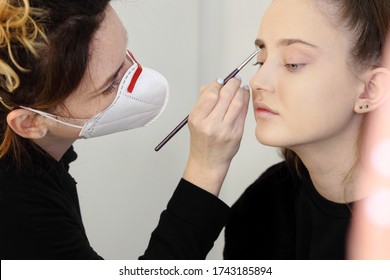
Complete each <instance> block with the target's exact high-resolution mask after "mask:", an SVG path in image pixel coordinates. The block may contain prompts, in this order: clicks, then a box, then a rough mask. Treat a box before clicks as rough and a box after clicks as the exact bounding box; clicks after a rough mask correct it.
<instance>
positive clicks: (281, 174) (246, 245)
mask: <svg viewBox="0 0 390 280" xmlns="http://www.w3.org/2000/svg"><path fill="white" fill-rule="evenodd" d="M351 207H352V206H351V205H348V204H338V203H334V202H331V201H329V200H326V199H325V198H323V197H322V196H321V195H320V194H319V193H318V192H317V191H316V189H315V188H314V186H313V184H312V182H311V180H310V177H309V175H308V174H307V173H304V174H303V176H302V178H298V177H296V175H293V173H292V172H290V170H289V168H288V167H287V165H286V163H285V162H282V163H279V164H277V165H274V166H272V167H271V168H269V169H268V170H267V171H266V172H265V173H264V174H263V175H262V176H260V178H259V179H257V180H256V181H255V182H254V183H253V184H252V185H251V186H249V188H248V189H247V190H246V191H245V192H244V194H243V195H242V196H241V197H240V198H239V199H238V201H237V202H236V203H235V204H234V205H233V207H232V209H231V213H230V217H229V219H228V223H227V226H226V230H225V240H226V244H225V250H224V258H225V259H271V260H272V259H275V260H277V259H344V258H345V257H346V250H345V247H346V237H347V235H348V227H349V223H350V220H351V210H350V209H351Z"/></svg>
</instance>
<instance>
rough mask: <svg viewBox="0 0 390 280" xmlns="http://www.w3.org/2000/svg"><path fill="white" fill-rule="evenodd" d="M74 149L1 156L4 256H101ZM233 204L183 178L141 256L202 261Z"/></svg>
mask: <svg viewBox="0 0 390 280" xmlns="http://www.w3.org/2000/svg"><path fill="white" fill-rule="evenodd" d="M76 158H77V155H76V153H75V152H74V151H73V148H71V149H70V150H69V151H67V153H66V154H65V155H64V156H63V158H62V159H61V160H60V161H56V160H54V159H53V158H51V157H49V156H47V155H45V154H42V153H40V152H32V156H31V163H32V164H31V165H30V166H31V167H30V168H26V167H25V168H21V169H16V168H15V166H14V164H13V162H12V160H10V159H7V158H2V159H0V228H1V230H0V259H3V260H4V259H102V256H100V255H99V254H98V253H97V252H95V251H94V249H93V248H92V246H91V245H90V243H89V241H88V237H87V234H86V231H85V229H84V226H83V221H82V217H81V211H80V205H79V200H78V195H77V188H76V182H75V180H74V179H73V178H72V176H71V175H70V174H69V172H68V170H69V164H70V162H72V161H74V160H75V159H76ZM228 211H229V207H228V206H227V205H226V204H224V203H223V202H222V201H220V200H219V199H218V198H216V197H215V196H213V195H211V194H210V193H208V192H206V191H204V190H202V189H200V188H198V187H196V186H194V185H192V184H190V183H189V182H187V181H185V180H183V179H182V180H181V181H180V182H179V184H178V187H177V189H176V191H175V192H174V194H173V196H172V198H171V200H170V201H169V203H168V206H167V209H166V210H165V211H163V213H162V214H161V218H160V222H159V224H158V226H157V228H156V229H155V230H154V232H153V233H152V235H151V239H150V243H149V246H148V248H147V250H146V252H145V253H144V255H143V256H141V257H140V259H204V258H205V257H206V255H207V253H208V252H209V250H210V249H211V248H212V246H213V243H214V241H215V239H216V238H217V237H218V235H219V233H220V231H221V230H222V228H223V226H224V224H225V222H226V219H227V215H228Z"/></svg>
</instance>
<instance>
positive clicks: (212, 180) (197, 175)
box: [183, 159, 230, 196]
mask: <svg viewBox="0 0 390 280" xmlns="http://www.w3.org/2000/svg"><path fill="white" fill-rule="evenodd" d="M229 165H230V163H228V164H224V165H220V166H208V165H207V164H201V163H198V162H196V161H194V160H191V159H190V160H188V162H187V166H186V169H185V171H184V175H183V178H184V179H185V180H187V181H188V182H190V183H192V184H194V185H196V186H198V187H199V188H201V189H204V190H205V191H208V192H209V193H211V194H213V195H215V196H218V195H219V192H220V190H221V187H222V184H223V182H224V180H225V177H226V174H227V171H228V170H229Z"/></svg>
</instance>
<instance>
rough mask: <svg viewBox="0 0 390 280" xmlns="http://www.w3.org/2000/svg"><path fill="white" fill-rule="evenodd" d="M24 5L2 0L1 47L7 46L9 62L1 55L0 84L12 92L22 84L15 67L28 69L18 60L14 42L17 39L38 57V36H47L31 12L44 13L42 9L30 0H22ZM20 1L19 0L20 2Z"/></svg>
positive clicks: (0, 0)
mask: <svg viewBox="0 0 390 280" xmlns="http://www.w3.org/2000/svg"><path fill="white" fill-rule="evenodd" d="M20 1H22V2H23V5H19V6H14V5H13V3H12V2H15V1H8V0H0V48H6V49H7V52H8V58H9V59H10V61H9V62H7V61H5V60H4V59H3V58H1V57H0V85H1V87H3V88H4V89H5V90H6V91H8V92H10V93H12V92H14V91H15V89H17V88H18V87H19V85H20V79H19V76H18V74H17V73H16V72H15V71H14V68H13V67H12V66H11V65H9V63H12V65H13V66H14V67H16V68H17V69H19V70H20V71H23V72H26V71H28V69H26V68H25V67H23V66H22V65H21V62H19V61H17V59H16V58H15V55H14V51H13V48H12V46H13V42H15V41H17V42H18V43H19V44H20V45H22V46H23V47H25V48H26V49H27V50H28V51H29V52H30V53H31V54H32V55H34V56H35V57H38V52H37V51H36V45H37V38H39V37H41V38H45V35H44V32H43V30H42V28H41V27H40V26H39V25H38V24H37V23H36V22H35V21H34V19H33V18H32V16H31V14H35V15H38V16H39V17H41V16H42V15H43V12H42V11H39V10H37V9H31V8H30V3H29V1H28V0H20ZM20 1H19V2H20Z"/></svg>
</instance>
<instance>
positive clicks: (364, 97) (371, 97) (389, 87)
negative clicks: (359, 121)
mask: <svg viewBox="0 0 390 280" xmlns="http://www.w3.org/2000/svg"><path fill="white" fill-rule="evenodd" d="M367 80H368V82H367V83H366V87H365V89H364V92H363V93H361V94H360V96H359V97H358V99H357V100H356V104H355V108H354V111H355V112H356V113H359V114H364V113H367V112H371V111H374V110H375V109H377V108H378V107H379V106H380V105H381V104H382V103H383V102H384V101H385V100H386V98H387V97H388V95H389V94H390V71H389V70H388V69H387V68H384V67H379V68H375V69H373V70H371V71H370V73H369V77H368V79H367Z"/></svg>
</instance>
